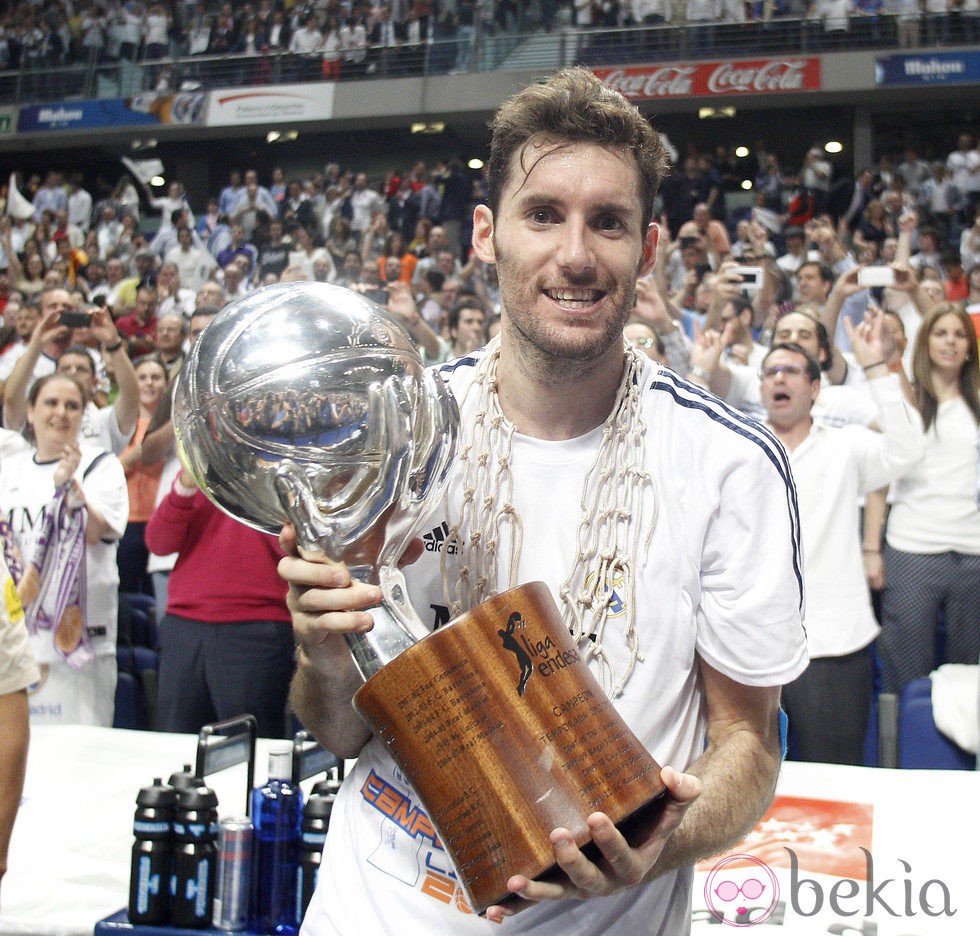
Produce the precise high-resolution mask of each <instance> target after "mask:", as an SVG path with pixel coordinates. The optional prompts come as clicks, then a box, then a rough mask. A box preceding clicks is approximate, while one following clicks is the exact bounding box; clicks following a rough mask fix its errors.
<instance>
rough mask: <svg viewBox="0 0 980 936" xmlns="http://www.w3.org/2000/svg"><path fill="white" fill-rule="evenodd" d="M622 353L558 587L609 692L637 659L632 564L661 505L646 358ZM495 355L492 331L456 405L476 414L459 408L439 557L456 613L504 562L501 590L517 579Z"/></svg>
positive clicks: (517, 543) (507, 438)
mask: <svg viewBox="0 0 980 936" xmlns="http://www.w3.org/2000/svg"><path fill="white" fill-rule="evenodd" d="M624 354H625V366H624V367H623V377H622V380H621V381H620V384H619V388H618V390H617V392H616V399H615V402H614V403H613V407H612V410H611V412H610V414H609V416H608V417H607V418H606V421H605V423H604V424H603V426H602V434H601V438H600V440H599V445H598V450H597V452H596V457H595V461H594V462H593V463H592V465H591V467H590V468H589V470H588V471H587V472H586V474H585V478H584V481H583V485H582V494H581V499H580V504H579V507H580V510H581V519H580V520H579V526H578V532H577V534H576V556H575V560H574V562H573V564H572V569H571V571H570V572H569V575H568V577H567V578H566V579H565V582H564V583H563V584H562V585H561V586H560V588H559V593H558V595H557V596H556V597H557V600H558V604H559V606H560V608H561V613H562V617H563V618H564V621H565V623H566V625H567V626H568V629H569V631H570V633H571V635H572V638H573V639H574V640H575V642H576V644H577V645H578V646H579V649H580V651H582V652H583V655H584V656H585V658H586V659H594V660H595V661H596V662H597V664H598V668H599V676H600V682H601V683H602V685H603V688H604V689H605V690H606V692H607V693H609V694H610V695H611V696H617V695H619V694H620V693H621V692H622V691H623V688H624V686H625V685H626V682H627V680H628V679H629V677H630V675H631V674H632V672H633V669H634V667H635V665H636V662H637V661H638V660H642V659H643V657H642V655H641V654H640V652H639V639H638V636H637V631H636V574H637V570H638V569H639V568H641V567H642V566H643V565H645V563H646V557H647V554H648V553H649V548H650V542H651V539H652V537H653V531H654V528H655V526H656V523H657V513H658V506H659V502H658V494H657V485H656V482H655V480H654V478H653V476H652V475H651V474H650V473H649V472H648V471H647V470H646V468H645V459H644V452H645V439H646V432H645V429H646V424H645V421H644V419H643V413H642V410H641V407H640V396H641V388H640V382H639V374H640V369H641V366H642V364H641V360H642V359H641V358H640V356H639V352H638V351H636V350H635V349H634V348H633V347H632V346H629V345H626V344H625V343H624ZM499 359H500V338H499V336H498V337H496V338H494V339H493V340H492V341H491V342H490V343H489V344H488V345H487V350H486V354H485V355H484V357H483V358H482V360H481V361H480V363H479V364H478V365H477V369H476V374H475V376H474V378H473V382H472V383H471V384H470V386H469V388H468V389H467V391H466V395H465V397H464V399H463V403H462V405H461V407H460V408H461V409H462V410H464V412H465V411H466V410H467V409H468V407H469V405H470V404H472V407H473V410H474V415H473V417H472V419H467V418H466V417H465V416H464V425H463V427H462V436H461V439H460V450H459V454H458V456H457V461H458V464H459V474H460V485H461V496H460V501H459V505H458V508H457V509H456V510H455V511H454V510H453V509H452V508H451V507H450V506H449V504H448V502H447V510H446V516H447V523H448V525H449V532H448V535H447V538H446V542H445V544H444V547H443V549H442V558H441V571H442V580H443V592H444V594H445V598H446V602H447V604H448V605H449V609H450V615H451V617H454V618H455V617H457V616H458V615H459V614H462V613H463V612H464V611H468V610H469V609H471V608H473V607H475V606H476V605H478V604H480V603H481V602H483V601H486V600H487V599H489V598H491V597H493V596H494V595H496V594H497V593H498V584H497V583H498V574H499V573H500V571H502V572H503V578H502V579H500V581H502V583H503V588H502V589H500V590H505V589H510V588H515V587H516V586H517V585H518V584H519V583H518V581H517V575H518V566H519V564H520V559H521V551H522V548H523V545H524V528H523V524H522V522H521V517H520V514H519V513H518V512H517V508H516V507H515V505H514V503H513V492H514V476H513V453H514V431H515V430H514V425H513V423H511V422H510V421H509V420H508V419H507V418H506V417H505V416H504V415H503V413H502V412H501V409H500V402H499V397H498V392H497V389H498V388H497V364H498V361H499ZM471 398H472V399H471ZM502 543H503V546H502V545H501V544H502ZM453 547H455V548H453ZM502 552H504V553H505V554H504V555H501V553H502ZM450 553H454V555H453V556H451V555H450ZM614 585H615V588H616V591H617V593H619V597H620V598H621V600H622V603H623V605H624V611H625V615H624V617H625V622H624V624H623V638H624V641H625V643H626V648H627V650H628V653H629V659H628V662H627V665H626V669H625V672H623V673H616V672H614V671H613V664H612V661H611V660H610V658H609V656H608V654H607V652H606V649H605V647H604V645H603V637H604V635H605V632H606V625H607V623H608V620H609V617H610V604H611V600H612V599H613V598H614V595H613V586H614Z"/></svg>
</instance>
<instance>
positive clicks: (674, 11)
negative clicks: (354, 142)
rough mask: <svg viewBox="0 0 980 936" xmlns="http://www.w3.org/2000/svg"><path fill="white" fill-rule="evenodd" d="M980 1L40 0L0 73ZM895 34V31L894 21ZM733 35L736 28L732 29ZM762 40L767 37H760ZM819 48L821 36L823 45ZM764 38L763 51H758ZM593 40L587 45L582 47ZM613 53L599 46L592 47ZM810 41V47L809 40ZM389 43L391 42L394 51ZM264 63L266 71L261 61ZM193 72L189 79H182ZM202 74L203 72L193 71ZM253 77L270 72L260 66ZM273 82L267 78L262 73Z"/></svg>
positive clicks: (869, 28)
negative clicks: (299, 0) (149, 0)
mask: <svg viewBox="0 0 980 936" xmlns="http://www.w3.org/2000/svg"><path fill="white" fill-rule="evenodd" d="M978 9H980V8H978V0H772V2H762V0H734V2H732V0H724V2H723V0H536V2H530V3H517V2H514V0H384V2H380V0H371V2H368V0H362V2H351V0H309V2H305V3H282V2H273V0H257V2H247V3H240V4H238V3H236V4H232V3H229V2H222V0H171V2H158V3H144V2H139V0H125V2H119V0H40V2H26V0H22V2H15V3H6V4H4V12H3V14H2V17H0V70H7V69H9V70H12V71H16V70H21V69H23V70H26V71H28V72H29V71H31V70H32V69H33V70H37V69H42V70H43V69H52V68H60V67H63V66H67V65H78V64H84V65H88V66H96V65H99V64H111V63H134V62H160V63H161V66H160V68H159V69H153V70H152V72H151V75H152V82H150V81H149V80H148V82H147V84H146V85H145V87H146V88H147V89H149V88H150V87H153V86H157V85H158V86H159V87H160V89H161V90H163V89H166V88H169V90H179V89H178V87H176V86H175V85H177V84H179V81H178V78H179V76H177V75H175V74H173V73H172V72H171V70H170V68H169V67H168V66H165V65H164V64H163V63H164V62H166V61H169V60H173V59H175V58H177V57H184V56H243V55H244V56H255V55H260V54H263V55H270V54H287V53H290V54H292V55H293V56H295V57H297V59H298V62H299V63H298V64H296V65H295V66H291V67H290V70H289V72H288V74H286V75H285V79H286V80H310V79H312V78H317V77H320V76H321V75H322V77H324V78H327V79H337V78H339V77H341V75H342V74H343V77H358V76H361V75H364V74H365V73H368V72H374V71H379V70H382V71H383V70H384V69H385V68H386V67H387V66H388V65H389V59H390V58H391V55H392V52H391V50H393V49H394V48H395V47H404V48H403V51H402V52H401V53H399V55H398V63H399V69H400V70H401V71H405V70H411V68H412V66H413V62H412V61H410V60H409V59H408V58H407V57H406V56H407V55H408V54H409V53H407V52H405V51H404V49H406V48H407V49H411V48H416V47H417V48H418V50H419V52H418V61H417V62H415V63H414V64H415V65H418V66H419V67H420V66H421V63H422V55H423V53H422V51H421V49H422V47H423V46H424V45H426V44H427V43H434V44H440V43H450V44H453V45H454V46H455V48H451V49H448V50H443V51H441V52H439V53H438V54H437V58H438V61H432V62H430V63H429V67H430V68H435V69H437V70H440V69H441V70H450V69H452V68H455V69H457V70H466V69H468V68H469V67H471V65H472V64H474V56H473V53H474V45H475V43H477V41H478V40H479V38H480V37H483V36H492V35H498V34H503V35H510V34H514V33H516V32H528V31H535V30H544V31H548V32H550V31H552V30H554V29H556V28H558V27H562V28H567V27H572V28H576V29H582V30H594V29H641V30H651V29H652V30H655V31H656V30H660V29H661V28H662V27H665V26H684V27H689V28H690V29H691V30H693V33H692V36H691V38H690V40H684V41H683V42H682V41H681V40H678V39H675V38H671V37H668V36H660V35H656V34H655V35H651V36H648V37H646V38H645V39H644V40H643V41H642V42H641V43H640V44H639V46H637V47H636V48H634V46H633V45H629V44H627V45H626V46H620V45H619V44H618V42H619V41H618V40H617V39H615V38H614V39H613V44H614V46H615V48H616V50H617V54H618V53H623V52H629V49H634V51H636V52H637V53H638V54H644V55H646V56H647V57H649V56H650V55H652V56H653V57H655V58H657V57H660V58H662V57H664V56H665V55H669V54H687V55H700V54H703V53H705V52H711V51H712V50H713V49H714V48H715V46H716V43H717V45H718V48H721V47H722V46H724V45H725V43H726V42H727V41H728V40H727V39H726V38H725V37H726V36H727V35H728V32H731V31H732V30H735V33H733V35H732V36H731V37H729V38H735V39H737V44H740V45H742V46H745V43H746V41H749V45H750V46H751V45H752V40H751V35H752V34H750V32H747V31H746V30H749V29H750V28H751V27H753V26H754V25H759V26H760V27H765V30H766V32H767V33H768V34H769V35H770V36H772V35H773V30H772V29H771V28H770V27H773V26H775V25H776V24H779V23H780V22H787V23H788V22H791V21H792V22H796V23H797V24H798V23H799V22H800V21H805V22H806V23H808V24H810V26H809V27H808V28H812V30H813V31H814V32H815V33H816V34H823V35H824V37H825V39H824V44H827V43H828V42H829V43H830V45H829V47H835V46H838V45H840V41H841V40H840V38H839V37H842V36H844V37H847V36H848V35H849V34H853V38H848V39H847V40H846V41H848V42H850V43H851V44H853V43H854V42H858V43H859V44H860V43H862V42H864V40H865V39H867V40H869V41H870V42H872V43H876V42H880V41H881V39H882V37H883V36H884V32H883V30H884V23H885V22H886V21H888V22H889V23H890V24H892V27H894V28H893V32H889V33H888V35H887V39H888V41H889V42H891V43H893V44H896V45H900V46H905V47H915V46H918V45H920V44H924V45H935V44H949V43H956V42H965V43H969V42H973V41H976V39H977V37H978V35H980V12H978ZM890 28H891V27H890ZM726 30H727V31H728V32H726ZM758 39H759V43H761V42H762V34H761V33H760V34H759V37H758ZM817 44H818V45H819V44H820V43H819V42H818V43H817ZM761 47H762V46H761V45H759V48H761ZM587 48H588V45H587V44H586V45H585V46H583V49H587ZM603 48H607V46H606V45H604V43H603V41H598V42H597V43H596V44H595V48H594V49H592V54H601V51H602V49H603ZM811 48H812V46H811ZM385 50H389V51H388V52H386V51H385ZM263 67H267V66H263ZM188 77H192V76H190V75H188V76H184V80H186V79H187V78H188ZM197 77H198V78H200V74H198V75H197ZM249 80H250V81H253V82H259V81H262V80H263V75H262V73H261V69H258V70H256V71H255V73H254V74H251V75H250V76H249ZM264 80H269V75H268V74H266V75H265V77H264Z"/></svg>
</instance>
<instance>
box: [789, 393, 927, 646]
mask: <svg viewBox="0 0 980 936" xmlns="http://www.w3.org/2000/svg"><path fill="white" fill-rule="evenodd" d="M867 383H868V388H869V393H871V394H873V396H874V399H875V400H876V401H877V409H878V423H879V424H880V426H881V429H882V431H881V432H873V431H872V430H870V429H866V428H865V427H864V426H841V427H840V428H830V427H827V426H821V425H818V424H815V425H814V426H813V428H812V429H811V431H810V434H809V435H808V436H807V438H806V439H804V441H803V442H801V443H800V444H799V445H798V446H797V447H796V448H795V449H794V450H793V451H792V452H791V453H790V456H789V460H790V464H791V465H792V466H793V478H794V479H795V481H796V490H797V495H798V498H799V507H800V527H801V529H802V530H803V554H804V556H806V563H805V565H804V569H805V576H804V578H805V581H806V596H807V603H806V640H807V649H808V651H809V654H810V657H811V659H812V658H813V657H828V656H843V655H844V654H847V653H853V652H854V651H856V650H860V649H861V648H862V647H865V646H867V645H868V644H869V643H871V641H872V640H874V638H875V637H876V636H877V634H878V624H877V622H876V621H875V616H874V612H873V610H872V608H871V599H870V596H869V594H868V585H867V581H866V580H865V577H864V564H863V562H862V561H861V538H860V525H859V518H858V498H859V497H861V496H863V495H865V494H868V493H870V492H871V491H875V490H877V489H878V488H880V487H882V486H883V485H885V484H887V483H888V482H889V481H892V480H893V479H894V478H896V477H898V476H899V475H900V474H901V473H903V472H905V471H908V470H909V469H910V468H911V467H912V466H913V465H914V464H915V462H916V461H917V460H918V459H919V458H921V456H922V453H923V442H922V423H921V420H920V419H919V416H918V414H917V413H914V412H913V411H912V408H911V407H910V406H909V405H908V404H907V403H906V402H905V400H904V398H903V396H902V390H901V387H900V386H899V382H898V377H897V376H893V375H889V376H888V377H880V378H877V379H875V380H869V381H868V382H867Z"/></svg>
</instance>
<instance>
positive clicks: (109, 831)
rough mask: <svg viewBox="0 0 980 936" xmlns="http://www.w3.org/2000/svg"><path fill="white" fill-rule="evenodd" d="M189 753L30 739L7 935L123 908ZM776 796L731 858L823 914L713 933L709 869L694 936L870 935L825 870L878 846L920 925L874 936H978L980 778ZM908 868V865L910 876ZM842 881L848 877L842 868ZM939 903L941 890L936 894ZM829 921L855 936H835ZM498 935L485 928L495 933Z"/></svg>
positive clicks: (862, 776) (884, 929)
mask: <svg viewBox="0 0 980 936" xmlns="http://www.w3.org/2000/svg"><path fill="white" fill-rule="evenodd" d="M267 750H268V742H265V741H262V740H261V739H260V741H259V745H258V755H257V761H256V782H261V781H264V780H265V777H266V764H267V756H266V755H267ZM195 753H196V738H195V737H194V736H191V735H169V734H157V733H149V732H136V731H118V730H114V729H107V728H88V727H81V726H63V727H49V728H35V729H34V730H33V733H32V744H31V754H30V759H29V761H28V770H27V783H26V787H25V793H24V802H23V804H22V805H21V809H20V814H19V816H18V819H17V825H16V826H15V829H14V837H13V842H12V847H11V852H10V870H9V871H8V872H7V875H6V877H5V878H4V881H3V888H2V895H0V933H2V934H44V936H91V934H92V931H93V927H94V926H95V923H96V922H97V921H98V920H100V919H102V918H103V917H105V916H107V915H109V914H110V913H112V912H114V911H116V910H118V909H119V908H120V907H123V906H125V904H126V901H127V899H128V894H129V860H130V848H131V846H132V821H133V810H134V808H135V801H136V794H137V791H138V790H139V789H140V787H142V786H145V785H147V784H148V783H150V782H151V781H152V779H153V778H154V777H162V778H163V779H166V778H167V777H168V776H169V775H170V774H171V773H173V772H174V771H175V770H179V769H180V768H181V766H182V765H183V764H185V763H193V761H194V757H195ZM207 782H208V783H209V785H211V786H213V787H214V788H215V790H216V791H217V793H218V797H219V802H220V804H221V808H220V812H221V815H228V814H231V813H236V814H240V813H241V812H242V811H243V809H244V802H245V801H244V795H245V767H244V766H240V767H235V768H232V769H230V770H227V771H224V772H223V773H219V774H215V775H213V776H212V777H209V778H208V781H207ZM779 796H780V797H781V798H780V799H777V803H776V812H775V813H774V816H775V818H771V819H770V820H768V822H769V825H768V826H766V825H765V824H763V830H760V831H759V832H757V834H756V835H755V836H754V837H753V836H750V839H752V841H750V842H749V843H747V844H744V845H740V846H738V847H737V848H736V849H734V851H736V852H739V853H744V854H747V855H749V856H750V857H751V856H753V855H755V856H761V857H762V858H764V859H765V860H766V861H767V863H768V864H771V865H772V868H773V873H774V876H775V877H776V878H777V880H778V882H779V886H780V888H781V892H782V893H781V896H782V898H783V899H784V902H786V901H788V897H789V888H790V883H791V882H790V872H789V870H788V868H787V867H781V866H780V864H779V863H780V861H782V862H783V863H784V864H785V863H786V861H785V858H786V854H787V853H786V852H785V847H784V846H788V847H794V848H796V850H797V852H798V853H799V854H800V855H801V859H800V860H801V870H800V872H799V875H800V876H805V877H807V878H809V879H813V880H814V881H816V882H817V883H818V884H819V885H820V886H821V888H822V889H823V893H824V896H825V900H824V904H825V906H824V908H823V911H822V912H821V913H818V914H815V915H813V916H812V917H803V916H800V915H799V914H795V913H794V912H793V910H792V907H789V906H787V908H786V910H785V918H784V923H783V924H782V925H781V926H776V925H775V924H769V925H764V926H760V927H758V928H756V927H735V928H731V927H720V926H719V925H718V924H717V923H714V924H709V923H707V922H706V921H705V920H704V919H703V918H704V917H706V915H707V912H706V909H705V908H706V902H705V897H704V890H705V882H706V881H707V880H708V878H709V874H710V871H711V867H712V864H713V863H712V862H708V863H706V864H705V865H704V866H702V867H701V868H700V869H699V871H698V874H697V876H696V879H695V894H694V898H695V899H694V910H695V923H694V925H693V929H692V936H725V934H726V933H729V932H735V930H736V929H738V928H742V929H749V930H750V931H753V932H755V933H757V934H758V936H770V934H772V936H779V934H785V936H810V934H814V936H816V934H821V936H822V934H826V933H828V932H843V933H846V934H848V936H851V933H852V932H857V933H860V932H862V930H861V926H862V922H863V914H864V909H863V897H862V899H861V900H860V901H858V899H857V898H854V899H851V900H849V901H846V902H844V904H843V906H842V909H844V910H850V909H853V908H854V907H856V906H857V905H858V903H860V905H861V910H860V913H858V914H857V915H855V916H851V917H842V916H839V915H837V914H834V913H832V912H830V911H829V909H828V907H827V906H826V904H827V903H828V902H829V901H828V900H827V899H826V898H827V897H828V896H829V892H830V889H831V888H832V887H833V885H834V884H835V883H836V882H837V881H839V880H840V879H841V876H845V877H846V876H848V875H847V874H844V875H840V874H838V875H836V876H835V875H834V874H830V873H825V872H827V871H832V870H834V864H835V862H836V863H837V865H840V859H841V856H842V855H843V854H844V853H845V851H846V850H847V849H850V852H851V856H852V858H853V857H854V855H859V856H861V857H862V858H863V855H861V853H860V852H857V851H856V846H857V845H858V844H859V843H860V842H864V843H866V844H868V845H869V846H870V847H869V851H870V852H871V854H872V856H873V861H874V876H875V883H876V886H877V884H880V883H881V881H883V880H885V879H886V878H893V879H895V883H894V884H892V885H890V886H889V887H888V888H886V889H885V890H884V891H883V892H882V893H883V896H885V897H886V899H888V900H889V901H890V902H891V903H893V904H897V905H899V906H898V910H899V912H901V911H902V909H903V908H902V907H901V906H900V905H901V903H902V900H903V897H902V895H903V889H902V888H903V882H904V881H905V880H906V879H907V880H909V881H910V882H911V883H912V891H913V898H914V901H915V902H914V907H913V909H915V910H916V911H917V914H916V916H915V917H914V918H911V919H906V918H904V917H901V916H900V917H899V918H897V919H893V918H891V917H890V916H889V915H888V914H887V913H886V912H885V911H884V910H882V909H881V908H880V907H876V908H875V912H874V913H873V914H872V916H871V918H870V921H869V923H873V925H874V926H876V927H877V930H876V933H877V936H932V934H938V936H972V934H974V933H975V932H977V920H980V885H978V884H977V880H976V878H977V871H978V870H980V862H978V861H977V857H976V855H977V849H978V846H980V774H978V773H971V772H966V771H962V772H958V771H948V772H947V771H898V770H878V769H871V768H863V767H830V766H825V765H821V764H796V763H787V764H786V765H785V766H784V769H783V775H782V777H781V778H780V783H779ZM788 798H791V799H788ZM813 801H817V802H813ZM835 804H840V805H839V806H838V805H835ZM835 812H839V813H840V817H842V818H843V819H844V820H852V819H853V818H854V815H860V816H862V817H864V819H863V820H862V822H864V825H863V826H862V829H859V830H854V829H852V830H850V833H848V830H846V829H843V830H842V829H841V828H836V829H835V826H848V825H852V826H853V825H855V823H854V822H851V821H843V822H837V821H836V819H835ZM840 817H838V818H840ZM857 824H860V823H857ZM794 836H796V838H795V839H794V838H793V837H794ZM901 861H904V862H906V863H907V864H908V865H909V866H910V867H911V871H910V872H906V871H905V868H904V866H903V865H902V864H901V863H900V862H901ZM828 862H829V863H828ZM850 866H854V861H853V860H852V861H851V862H850ZM814 869H818V870H814ZM836 870H837V871H838V872H840V871H841V870H842V869H841V867H839V866H838V867H837V868H836ZM750 873H755V872H754V871H753V870H752V868H751V866H749V868H748V869H742V870H734V871H732V874H731V875H730V876H731V877H733V878H736V879H737V878H738V877H739V875H741V877H742V878H744V877H746V876H748V875H749V874H750ZM931 879H938V880H942V881H943V882H944V883H945V885H946V887H947V888H948V889H949V892H950V894H951V899H952V905H953V906H954V907H955V908H956V910H957V913H956V915H955V916H954V917H952V918H936V919H933V918H930V917H927V916H925V915H924V914H923V913H922V912H921V911H920V910H919V904H918V894H919V891H920V889H921V887H922V885H923V884H925V883H926V882H927V881H929V880H931ZM859 883H860V884H862V885H863V882H859ZM862 893H863V892H862ZM937 893H938V891H937V890H936V888H935V885H933V887H932V890H931V891H930V896H932V897H935V896H936V894H937ZM808 907H809V905H806V906H804V909H805V910H806V909H808ZM835 924H836V925H838V926H840V925H843V926H852V927H855V929H854V930H853V931H851V930H847V929H844V930H840V929H837V930H834V929H828V927H831V926H834V925H835ZM505 929H506V927H504V928H502V931H503V930H505ZM497 930H498V927H495V926H490V925H489V924H488V932H496V931H497ZM722 930H724V932H722ZM863 932H868V933H870V932H872V930H870V929H866V930H864V931H863ZM597 936H600V934H597Z"/></svg>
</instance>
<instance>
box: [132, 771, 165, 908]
mask: <svg viewBox="0 0 980 936" xmlns="http://www.w3.org/2000/svg"><path fill="white" fill-rule="evenodd" d="M176 807H177V793H176V791H175V790H174V789H173V787H171V786H169V785H167V784H165V783H162V782H161V781H160V778H159V777H154V779H153V785H152V786H148V787H144V788H143V789H142V790H140V791H139V793H138V794H137V795H136V814H135V816H134V817H133V836H134V837H135V841H134V842H133V860H132V865H131V867H130V874H129V922H130V923H133V924H142V925H144V926H162V925H163V924H165V923H167V922H168V920H169V919H170V877H171V874H172V873H173V860H174V838H173V835H174V811H175V810H176Z"/></svg>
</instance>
